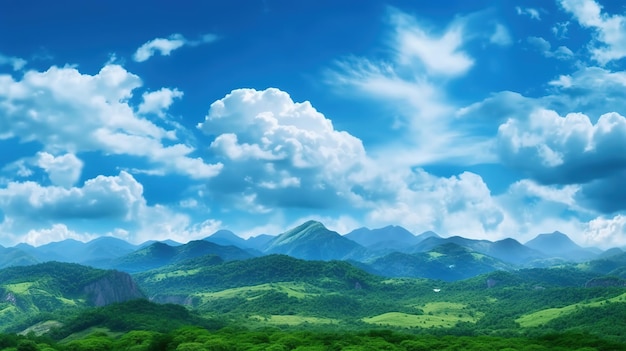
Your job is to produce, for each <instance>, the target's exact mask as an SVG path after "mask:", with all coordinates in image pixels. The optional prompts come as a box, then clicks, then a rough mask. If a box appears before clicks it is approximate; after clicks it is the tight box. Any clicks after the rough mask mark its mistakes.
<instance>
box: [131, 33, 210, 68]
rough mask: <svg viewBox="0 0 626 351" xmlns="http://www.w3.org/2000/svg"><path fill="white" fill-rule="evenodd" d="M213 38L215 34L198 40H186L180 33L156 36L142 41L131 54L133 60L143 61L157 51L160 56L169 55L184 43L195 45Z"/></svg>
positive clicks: (206, 35) (208, 41)
mask: <svg viewBox="0 0 626 351" xmlns="http://www.w3.org/2000/svg"><path fill="white" fill-rule="evenodd" d="M215 40H217V36H216V35H214V34H205V35H203V36H201V37H200V39H199V40H188V39H187V38H185V37H184V36H182V35H181V34H172V35H170V36H169V37H168V38H156V39H152V40H150V41H148V42H146V43H144V44H143V45H141V46H140V47H139V48H138V49H137V51H135V53H134V54H133V60H135V61H136V62H144V61H147V60H148V59H149V58H151V57H152V56H154V55H155V54H157V53H159V54H160V55H162V56H169V55H170V54H171V53H172V51H174V50H177V49H180V48H181V47H183V46H184V45H190V46H197V45H201V44H206V43H211V42H213V41H215Z"/></svg>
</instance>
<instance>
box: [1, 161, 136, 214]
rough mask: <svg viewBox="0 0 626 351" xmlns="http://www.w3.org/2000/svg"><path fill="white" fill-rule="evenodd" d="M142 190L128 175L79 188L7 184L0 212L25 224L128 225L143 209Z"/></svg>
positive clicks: (104, 179)
mask: <svg viewBox="0 0 626 351" xmlns="http://www.w3.org/2000/svg"><path fill="white" fill-rule="evenodd" d="M144 203H145V200H144V199H143V186H142V185H141V184H139V183H138V182H137V181H136V180H135V179H134V178H133V177H132V176H131V175H130V174H128V173H126V172H120V174H119V175H117V176H98V177H96V178H93V179H89V180H87V181H86V182H85V184H84V185H83V186H82V187H71V188H65V187H61V186H48V187H45V186H42V185H40V184H38V183H35V182H11V183H9V184H8V185H7V186H6V188H0V209H1V210H2V211H3V212H4V214H5V215H6V216H9V217H12V218H24V219H27V220H32V219H41V220H49V221H59V220H67V219H117V220H124V221H130V220H132V219H134V218H136V216H137V209H138V207H139V206H143V205H144Z"/></svg>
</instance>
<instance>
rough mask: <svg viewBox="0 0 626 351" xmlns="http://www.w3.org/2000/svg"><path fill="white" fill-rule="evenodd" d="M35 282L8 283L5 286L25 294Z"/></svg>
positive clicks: (15, 292) (13, 291)
mask: <svg viewBox="0 0 626 351" xmlns="http://www.w3.org/2000/svg"><path fill="white" fill-rule="evenodd" d="M34 284H35V283H34V282H25V283H16V284H6V285H5V286H4V288H5V289H7V290H8V291H10V292H12V293H14V294H25V293H26V292H28V290H29V289H30V288H31V287H32V286H33V285H34Z"/></svg>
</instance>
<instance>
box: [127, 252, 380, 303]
mask: <svg viewBox="0 0 626 351" xmlns="http://www.w3.org/2000/svg"><path fill="white" fill-rule="evenodd" d="M204 259H205V258H204V257H203V258H198V259H197V260H190V261H185V262H183V263H182V264H180V265H179V264H177V265H170V266H166V267H163V268H160V269H156V270H151V271H147V272H142V273H138V274H136V275H135V278H136V279H137V282H138V283H139V284H140V286H141V287H142V288H143V289H144V291H146V292H147V293H148V295H149V296H150V298H151V299H152V300H153V301H159V302H170V301H176V300H178V301H186V304H198V303H200V302H199V301H198V299H200V300H201V299H202V297H201V296H202V294H198V292H212V291H219V290H223V289H229V288H236V287H243V286H258V285H260V284H268V283H272V284H273V283H281V282H298V283H306V284H312V285H315V286H318V287H324V288H325V289H326V288H327V289H330V290H331V291H334V292H338V291H345V290H353V289H354V287H355V284H356V283H359V285H360V286H362V287H367V286H369V285H371V284H373V282H377V281H379V280H381V278H379V277H376V276H373V275H371V274H368V273H366V272H364V271H362V270H360V269H358V268H356V267H354V266H352V265H351V264H349V263H348V262H343V261H331V262H328V261H306V260H301V259H297V258H294V257H291V256H287V255H267V256H261V257H255V258H250V259H247V260H240V261H230V262H224V263H219V262H213V261H212V262H211V263H210V264H206V263H205V262H204ZM194 261H195V262H194ZM157 277H158V279H157ZM194 297H195V298H194ZM240 298H241V297H240ZM244 300H245V299H244ZM251 302H252V303H254V301H251Z"/></svg>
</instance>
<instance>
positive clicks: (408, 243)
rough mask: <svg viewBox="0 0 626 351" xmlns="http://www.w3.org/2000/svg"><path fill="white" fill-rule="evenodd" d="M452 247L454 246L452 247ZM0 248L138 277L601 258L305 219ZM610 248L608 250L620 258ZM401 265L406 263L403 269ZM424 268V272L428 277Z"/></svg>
mask: <svg viewBox="0 0 626 351" xmlns="http://www.w3.org/2000/svg"><path fill="white" fill-rule="evenodd" d="M353 239H354V240H353ZM168 243H170V244H168ZM449 244H453V245H451V246H450V245H449ZM446 245H448V246H446ZM445 247H448V250H446V254H445V255H441V252H440V251H437V250H441V249H442V248H445ZM455 247H458V248H459V249H456V250H453V249H452V248H455ZM0 250H2V255H1V256H2V257H1V258H2V259H1V260H0V263H1V264H2V265H3V266H14V265H26V264H33V263H37V262H46V261H62V262H75V263H82V264H87V265H91V266H94V267H100V268H115V269H119V270H122V271H126V272H142V271H146V270H150V269H155V268H159V267H163V266H165V265H170V264H174V263H179V262H183V261H185V260H189V259H193V258H197V257H202V256H206V255H214V256H216V257H218V258H219V259H220V260H222V261H231V260H240V259H246V258H250V257H254V256H261V255H269V254H286V255H290V256H292V257H295V258H300V259H306V260H325V261H328V260H350V261H351V262H353V263H354V264H355V265H357V266H359V267H362V268H365V269H368V270H369V271H371V272H378V273H380V274H383V275H390V276H398V275H400V274H407V276H411V277H417V276H419V275H422V276H423V277H434V276H435V275H437V274H440V275H441V276H440V279H463V278H466V277H468V275H471V274H480V273H483V272H486V271H489V270H499V269H513V268H515V267H518V268H519V267H549V266H551V265H554V264H557V263H567V262H582V261H589V260H591V259H594V258H600V254H602V252H597V251H594V250H591V249H586V248H582V247H580V246H578V245H576V244H575V243H574V242H573V241H572V240H571V239H569V237H567V235H565V234H563V233H552V234H540V235H538V236H537V237H536V238H535V239H533V240H531V241H529V242H528V245H523V244H521V243H520V242H518V241H517V240H515V239H512V238H507V239H502V240H498V241H489V240H476V239H469V238H464V237H461V236H452V237H447V238H444V237H441V236H439V235H437V234H436V233H434V232H425V233H422V234H420V235H414V234H413V233H411V232H409V231H408V230H406V229H405V228H402V227H400V226H386V227H383V228H376V229H369V228H359V229H357V230H355V231H352V232H350V233H347V234H346V235H343V236H342V235H340V234H339V233H337V232H334V231H331V230H329V229H328V228H326V227H325V226H324V225H323V224H322V223H320V222H317V221H307V222H305V223H302V224H301V225H299V226H296V227H294V228H292V229H290V230H288V231H286V232H284V233H281V234H278V235H275V236H271V235H259V236H256V237H251V238H248V239H243V238H241V237H239V236H237V235H236V234H235V233H233V232H232V231H228V230H220V231H216V232H215V233H214V234H212V235H210V236H208V237H206V238H205V239H204V240H194V241H190V242H188V243H186V244H180V243H177V242H173V241H168V240H166V241H149V242H146V243H144V244H142V245H138V246H137V245H132V244H129V243H127V242H125V241H123V240H120V239H116V238H109V237H107V238H98V239H95V240H92V241H90V242H87V243H82V242H79V241H76V240H65V241H61V242H54V243H49V244H46V245H42V246H40V247H33V246H30V245H26V244H20V245H17V246H16V247H13V248H2V249H0ZM616 250H618V249H615V250H612V251H613V252H614V253H615V254H619V253H620V251H616ZM470 253H471V254H470ZM400 254H402V255H400ZM477 257H480V259H478V258H477ZM403 264H406V265H407V266H406V267H402V265H403ZM450 265H454V266H457V267H464V271H462V272H461V271H459V270H456V271H454V272H452V271H447V270H445V269H442V268H440V267H445V266H450ZM427 267H430V268H431V269H430V272H429V269H427Z"/></svg>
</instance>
